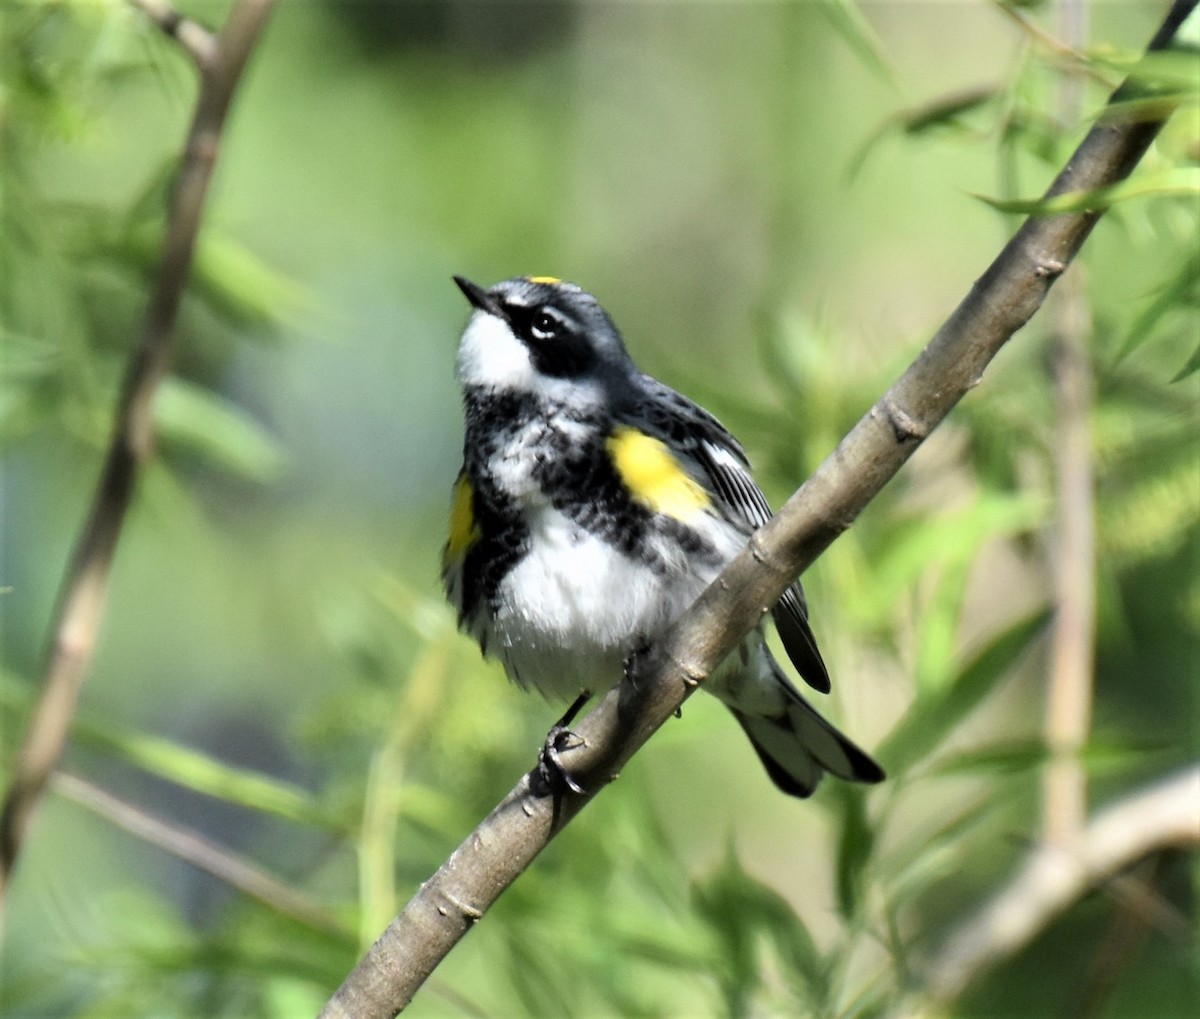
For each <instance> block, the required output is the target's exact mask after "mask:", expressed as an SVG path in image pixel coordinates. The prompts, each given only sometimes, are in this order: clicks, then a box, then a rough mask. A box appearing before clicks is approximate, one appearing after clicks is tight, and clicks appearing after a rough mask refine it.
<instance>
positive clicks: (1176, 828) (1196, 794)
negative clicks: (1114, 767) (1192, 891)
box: [898, 765, 1200, 1016]
mask: <svg viewBox="0 0 1200 1019" xmlns="http://www.w3.org/2000/svg"><path fill="white" fill-rule="evenodd" d="M1197 846H1200V765H1194V766H1192V767H1190V768H1188V769H1187V770H1185V771H1182V772H1180V773H1178V774H1176V775H1173V776H1171V777H1169V778H1167V779H1163V780H1160V781H1159V782H1158V783H1156V784H1155V785H1153V786H1151V787H1149V788H1148V789H1143V790H1141V791H1139V792H1137V793H1134V794H1133V795H1130V796H1127V797H1125V798H1124V799H1122V800H1119V801H1117V802H1116V803H1113V804H1111V805H1110V806H1108V807H1106V808H1105V809H1104V810H1102V811H1100V812H1099V813H1098V814H1097V815H1096V816H1095V818H1094V819H1093V820H1092V821H1091V823H1090V824H1088V825H1087V827H1086V828H1084V830H1083V831H1082V832H1081V833H1080V835H1079V837H1078V838H1077V839H1076V840H1075V841H1074V842H1073V843H1072V845H1071V847H1070V848H1062V847H1059V846H1053V845H1045V846H1042V847H1041V848H1039V849H1036V850H1035V851H1034V852H1033V853H1032V854H1031V855H1030V857H1029V858H1028V860H1026V862H1025V865H1024V866H1023V867H1022V868H1021V870H1020V872H1019V873H1018V874H1017V875H1016V877H1014V878H1013V880H1012V881H1011V882H1010V883H1009V884H1008V885H1007V886H1006V887H1005V888H1004V889H1003V890H1002V891H1001V892H1000V893H999V894H998V895H996V896H995V897H994V898H993V899H992V900H991V901H990V902H989V903H987V905H985V906H984V907H983V909H982V910H980V912H979V913H978V915H977V916H975V917H974V918H973V919H971V920H970V921H968V922H967V923H965V924H963V926H962V927H960V928H959V929H958V930H956V931H954V932H953V933H952V934H951V935H950V937H948V938H947V939H946V942H945V947H944V948H943V949H942V950H941V952H940V953H939V954H937V955H936V956H934V958H933V959H932V960H931V961H930V962H929V963H928V965H927V966H926V967H925V971H926V973H927V987H928V1000H926V1001H923V1002H920V1003H909V1004H908V1005H907V1006H905V1007H904V1008H903V1009H902V1010H901V1011H900V1013H898V1014H900V1015H904V1016H913V1015H925V1014H934V1015H941V1014H943V1012H942V1011H941V1008H942V1006H944V1005H945V1004H947V1003H949V1002H951V1001H953V1000H954V999H955V998H957V997H958V996H959V995H960V994H962V992H963V991H964V990H965V989H966V988H967V987H968V986H969V985H970V984H971V983H972V982H973V981H975V980H976V979H978V978H979V977H980V976H982V975H983V974H984V973H985V972H987V971H988V970H989V969H990V968H992V967H993V966H995V965H996V964H997V963H999V962H1000V961H1002V960H1003V959H1006V958H1008V957H1009V956H1011V955H1013V954H1014V953H1016V952H1018V951H1020V950H1021V949H1022V948H1024V947H1025V946H1026V945H1027V944H1029V943H1030V942H1031V941H1032V940H1033V939H1034V938H1035V937H1036V936H1037V935H1038V934H1039V933H1040V932H1041V931H1043V930H1045V929H1046V927H1048V926H1049V925H1050V924H1051V923H1052V922H1053V921H1054V920H1055V919H1056V918H1057V917H1059V916H1061V915H1062V914H1063V913H1064V912H1065V911H1066V910H1067V909H1068V908H1069V907H1070V906H1071V905H1072V904H1073V903H1075V902H1077V901H1078V900H1079V899H1080V898H1082V897H1083V896H1084V895H1085V894H1086V893H1087V892H1089V891H1091V890H1092V889H1093V888H1095V887H1097V886H1098V885H1099V884H1101V882H1103V881H1104V880H1105V879H1107V878H1109V877H1111V876H1112V875H1114V874H1117V873H1119V872H1120V871H1122V870H1124V869H1125V868H1127V867H1129V866H1131V865H1133V864H1134V863H1136V862H1137V861H1138V860H1141V859H1144V858H1145V857H1147V856H1149V855H1150V854H1152V853H1155V852H1158V851H1160V850H1163V849H1168V848H1172V847H1192V848H1195V847H1197Z"/></svg>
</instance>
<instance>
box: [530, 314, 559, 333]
mask: <svg viewBox="0 0 1200 1019" xmlns="http://www.w3.org/2000/svg"><path fill="white" fill-rule="evenodd" d="M529 331H530V332H531V333H532V334H533V338H534V339H535V340H552V339H554V337H556V336H557V335H558V334H559V333H560V332H561V331H562V319H560V318H559V317H558V316H557V315H555V314H554V313H553V312H551V311H548V310H547V309H545V308H539V309H538V310H537V311H535V312H534V313H533V318H532V319H530V322H529Z"/></svg>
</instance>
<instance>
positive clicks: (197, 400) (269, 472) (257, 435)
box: [154, 378, 286, 483]
mask: <svg viewBox="0 0 1200 1019" xmlns="http://www.w3.org/2000/svg"><path fill="white" fill-rule="evenodd" d="M154 410H155V416H156V418H157V422H158V427H159V431H160V433H161V435H162V437H163V439H164V440H165V441H166V442H170V443H175V444H177V445H179V446H181V447H183V448H185V449H188V450H191V451H192V452H194V453H196V454H198V455H199V456H201V457H202V458H204V459H205V460H207V461H209V462H210V463H212V464H214V465H215V466H218V467H221V468H224V469H225V470H227V471H230V472H231V473H233V474H236V475H238V476H239V477H242V478H245V479H247V480H248V481H257V482H259V483H266V482H270V481H274V480H275V479H277V478H278V477H279V476H280V475H281V474H282V473H283V469H284V464H285V462H286V458H285V456H284V453H283V450H282V448H281V447H280V446H279V445H278V444H277V443H276V442H275V440H274V439H273V438H271V436H270V435H269V434H268V433H267V431H266V430H265V429H264V428H263V427H262V426H261V425H260V424H259V423H258V422H257V421H255V420H254V419H253V418H252V417H250V415H249V414H247V413H246V412H245V411H243V410H242V409H241V408H239V407H236V406H234V405H233V404H232V403H229V402H228V401H226V400H223V399H222V398H221V397H219V396H217V395H216V394H215V393H212V392H210V391H209V390H206V389H202V388H201V387H200V386H195V385H192V384H191V383H190V382H184V381H183V380H182V379H179V378H168V379H165V380H164V381H163V384H162V386H160V387H159V392H158V397H157V399H156V400H155V404H154Z"/></svg>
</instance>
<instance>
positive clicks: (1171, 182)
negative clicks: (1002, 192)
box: [972, 166, 1200, 216]
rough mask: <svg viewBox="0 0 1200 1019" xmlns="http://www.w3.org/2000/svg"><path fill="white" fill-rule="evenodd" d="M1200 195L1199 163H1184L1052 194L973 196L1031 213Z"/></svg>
mask: <svg viewBox="0 0 1200 1019" xmlns="http://www.w3.org/2000/svg"><path fill="white" fill-rule="evenodd" d="M1164 195H1184V196H1189V197H1190V196H1196V195H1200V167H1194V166H1185V167H1178V168H1176V169H1172V170H1163V171H1161V172H1159V173H1148V174H1145V175H1143V176H1139V177H1136V178H1134V179H1133V180H1126V181H1122V182H1121V183H1120V184H1114V185H1112V187H1106V188H1094V189H1092V190H1089V191H1067V192H1065V193H1064V194H1061V195H1055V196H1054V197H1053V198H1035V199H1021V198H1014V199H1006V198H989V197H988V196H987V195H979V194H975V195H973V196H972V197H974V198H978V199H979V200H980V201H981V202H986V203H987V204H988V205H990V206H991V207H992V208H994V209H998V210H999V211H1001V212H1017V213H1021V214H1023V215H1028V216H1056V215H1058V214H1060V213H1064V212H1083V211H1085V210H1088V209H1091V210H1095V211H1100V210H1103V209H1107V208H1109V207H1111V206H1113V205H1116V204H1117V203H1118V202H1125V201H1129V200H1130V199H1133V198H1145V197H1147V196H1155V197H1161V196H1164Z"/></svg>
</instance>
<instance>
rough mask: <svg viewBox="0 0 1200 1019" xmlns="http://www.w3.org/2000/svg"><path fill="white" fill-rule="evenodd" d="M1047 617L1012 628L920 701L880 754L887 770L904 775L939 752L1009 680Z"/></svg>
mask: <svg viewBox="0 0 1200 1019" xmlns="http://www.w3.org/2000/svg"><path fill="white" fill-rule="evenodd" d="M1049 618H1050V613H1049V612H1048V611H1046V610H1042V611H1039V612H1036V613H1035V614H1034V615H1032V616H1029V617H1027V618H1025V619H1022V620H1021V621H1019V622H1017V623H1014V624H1013V625H1012V626H1010V627H1009V628H1008V629H1007V630H1005V631H1004V632H1003V633H1001V634H1000V635H999V636H997V637H995V638H994V639H993V640H992V641H991V643H989V644H988V645H987V646H986V647H985V648H984V649H983V650H982V651H980V652H979V653H978V654H977V655H976V656H975V657H974V658H973V659H972V660H971V661H970V662H968V663H967V664H966V666H964V667H963V669H962V670H961V671H960V672H959V674H958V676H957V677H956V678H955V680H954V682H953V683H952V684H951V685H950V686H948V687H946V688H944V689H941V690H935V691H931V692H929V693H927V694H926V695H924V696H921V697H919V698H918V699H917V701H916V702H915V703H914V704H913V706H912V707H911V708H909V710H908V712H907V713H906V714H905V716H904V717H903V718H902V719H901V721H900V724H899V725H897V726H896V728H895V729H894V730H893V731H892V733H891V735H890V736H888V738H887V739H886V740H885V741H884V744H883V746H882V747H880V748H879V751H878V754H877V755H876V756H878V757H879V759H880V760H882V761H883V762H884V763H885V765H886V767H887V768H888V770H889V771H891V772H893V773H894V774H896V775H899V774H902V773H903V772H905V771H907V770H908V769H909V768H911V767H912V766H913V765H915V764H917V763H918V762H919V761H921V760H922V759H923V758H924V757H925V756H927V755H928V754H929V753H930V752H931V751H933V750H934V749H936V747H937V746H938V744H939V743H941V741H942V740H943V739H945V738H946V736H947V735H949V733H950V731H951V730H952V729H953V728H954V727H955V726H956V725H957V724H958V723H959V722H961V721H962V719H963V718H965V717H966V716H967V714H968V713H969V712H970V711H972V710H973V709H974V708H975V707H976V706H977V705H978V704H979V703H980V701H982V700H983V699H984V697H986V696H987V695H988V694H989V693H991V691H992V690H993V689H995V687H996V686H997V684H999V682H1000V680H1001V679H1003V678H1004V677H1005V676H1006V675H1008V673H1009V670H1010V669H1011V668H1012V667H1013V665H1015V664H1016V662H1017V660H1018V659H1019V658H1020V657H1021V656H1022V655H1023V654H1024V653H1025V651H1026V650H1027V649H1028V648H1029V647H1030V646H1031V645H1032V644H1033V642H1034V641H1035V640H1036V639H1037V637H1038V636H1039V635H1040V634H1041V632H1042V630H1043V629H1044V628H1045V625H1046V623H1047V621H1048V620H1049Z"/></svg>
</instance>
